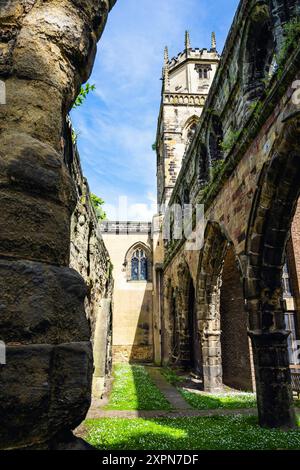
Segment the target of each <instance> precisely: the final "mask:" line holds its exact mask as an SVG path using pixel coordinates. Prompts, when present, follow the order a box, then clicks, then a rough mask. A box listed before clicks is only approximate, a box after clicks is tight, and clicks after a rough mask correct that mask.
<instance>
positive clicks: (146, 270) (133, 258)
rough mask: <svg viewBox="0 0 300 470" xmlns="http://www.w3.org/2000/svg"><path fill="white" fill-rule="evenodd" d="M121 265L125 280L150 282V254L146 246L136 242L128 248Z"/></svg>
mask: <svg viewBox="0 0 300 470" xmlns="http://www.w3.org/2000/svg"><path fill="white" fill-rule="evenodd" d="M123 266H124V267H125V269H126V277H127V281H144V282H151V267H152V256H151V251H150V248H149V247H148V246H146V245H145V244H144V243H142V242H137V243H135V244H134V245H133V246H131V247H130V248H129V250H128V251H127V253H126V255H125V261H124V264H123Z"/></svg>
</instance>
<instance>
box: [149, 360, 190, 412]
mask: <svg viewBox="0 0 300 470" xmlns="http://www.w3.org/2000/svg"><path fill="white" fill-rule="evenodd" d="M145 369H146V371H147V372H148V374H149V376H150V378H151V379H152V381H153V382H154V383H155V385H156V386H157V388H159V390H160V391H161V393H162V394H163V395H164V396H165V397H166V399H167V400H168V401H169V402H170V403H171V405H172V407H173V408H174V410H192V409H193V408H192V407H191V405H190V404H189V403H187V402H186V401H185V400H184V398H183V397H182V396H181V395H180V393H179V392H178V390H177V389H176V388H175V387H174V386H173V385H171V384H169V382H167V380H166V379H165V378H164V376H163V375H162V374H161V372H160V368H159V367H153V366H146V367H145Z"/></svg>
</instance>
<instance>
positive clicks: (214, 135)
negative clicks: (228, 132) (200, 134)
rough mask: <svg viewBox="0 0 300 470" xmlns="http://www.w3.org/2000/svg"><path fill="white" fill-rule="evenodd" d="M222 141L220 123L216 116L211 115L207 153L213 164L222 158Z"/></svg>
mask: <svg viewBox="0 0 300 470" xmlns="http://www.w3.org/2000/svg"><path fill="white" fill-rule="evenodd" d="M222 141H223V129H222V123H221V121H220V119H219V117H218V116H216V115H213V116H212V120H211V125H210V130H209V154H210V161H211V164H212V165H213V164H214V163H215V162H217V161H218V160H222V158H223V152H222V148H221V143H222Z"/></svg>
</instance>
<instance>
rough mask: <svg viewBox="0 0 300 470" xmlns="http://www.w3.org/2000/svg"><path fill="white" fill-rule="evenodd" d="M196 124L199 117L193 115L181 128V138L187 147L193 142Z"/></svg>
mask: <svg viewBox="0 0 300 470" xmlns="http://www.w3.org/2000/svg"><path fill="white" fill-rule="evenodd" d="M198 122H199V116H196V115H193V116H191V117H190V118H189V119H188V120H187V121H186V123H185V125H184V127H183V132H182V136H183V140H184V142H186V146H187V147H188V146H189V145H190V143H191V142H192V140H193V137H194V135H195V132H196V129H197V125H198Z"/></svg>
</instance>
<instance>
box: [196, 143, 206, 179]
mask: <svg viewBox="0 0 300 470" xmlns="http://www.w3.org/2000/svg"><path fill="white" fill-rule="evenodd" d="M198 180H199V184H200V186H203V185H205V184H206V183H207V182H208V180H209V161H208V153H207V148H206V146H205V145H204V144H200V146H199V148H198Z"/></svg>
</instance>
